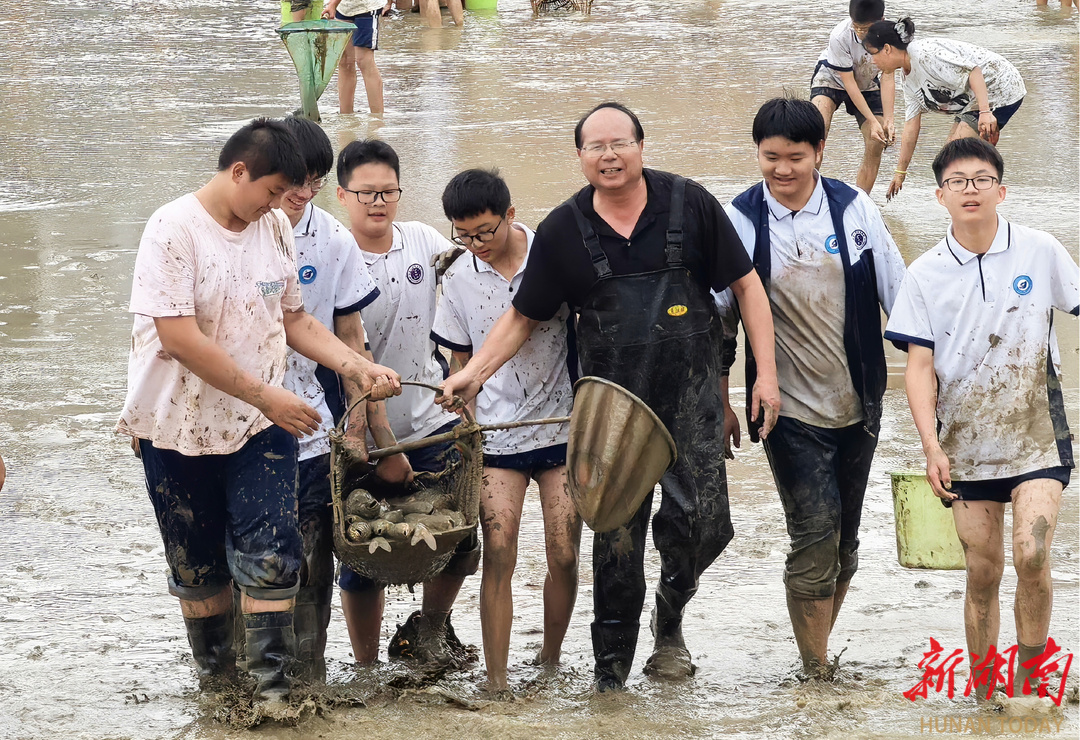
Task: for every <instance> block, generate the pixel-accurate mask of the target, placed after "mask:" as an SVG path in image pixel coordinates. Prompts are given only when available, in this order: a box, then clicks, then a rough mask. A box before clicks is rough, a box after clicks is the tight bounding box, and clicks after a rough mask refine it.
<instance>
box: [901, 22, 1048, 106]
mask: <svg viewBox="0 0 1080 740" xmlns="http://www.w3.org/2000/svg"><path fill="white" fill-rule="evenodd" d="M907 52H908V57H909V58H910V59H911V72H909V73H908V74H904V71H903V70H902V69H901V70H900V79H901V81H902V83H903V88H904V106H905V109H906V118H907V120H911V119H912V118H914V117H915V116H917V115H920V114H921V113H923V112H926V111H941V112H943V113H952V114H954V115H955V114H958V113H962V112H964V111H968V110H975V109H976V108H978V101H977V100H975V93H973V92H972V91H971V83H970V81H969V78H970V76H971V70H973V69H975V67H978V68H979V70H980V71H981V72H982V75H983V80H984V81H985V82H986V94H987V98H988V100H987V103H988V104H989V106H990V108H991V110H994V109H996V108H1001V107H1002V106H1005V105H1011V104H1013V103H1015V102H1016V101H1018V100H1020V99H1021V98H1023V97H1024V96H1025V95H1027V88H1026V87H1025V86H1024V79H1023V78H1022V77H1021V76H1020V72H1019V71H1018V70H1017V69H1016V67H1014V66H1013V65H1012V64H1010V63H1009V61H1008V60H1007V59H1005V57H1003V56H1001V55H1000V54H995V53H994V52H992V51H988V50H987V49H984V48H982V47H981V46H975V45H974V44H968V43H966V42H963V41H954V40H952V39H938V38H931V39H916V40H914V41H912V42H911V43H910V44H908V48H907Z"/></svg>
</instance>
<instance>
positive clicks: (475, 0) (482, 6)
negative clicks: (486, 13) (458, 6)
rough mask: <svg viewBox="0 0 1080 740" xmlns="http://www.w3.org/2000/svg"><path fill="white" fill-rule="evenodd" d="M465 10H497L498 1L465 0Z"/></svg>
mask: <svg viewBox="0 0 1080 740" xmlns="http://www.w3.org/2000/svg"><path fill="white" fill-rule="evenodd" d="M465 9H466V10H498V9H499V0H465Z"/></svg>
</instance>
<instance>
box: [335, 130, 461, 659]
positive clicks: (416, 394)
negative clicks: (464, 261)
mask: <svg viewBox="0 0 1080 740" xmlns="http://www.w3.org/2000/svg"><path fill="white" fill-rule="evenodd" d="M337 178H338V189H337V197H338V201H339V202H340V203H341V204H342V206H344V207H345V210H346V211H347V212H348V214H349V230H350V231H351V233H352V236H353V238H354V239H355V240H356V243H357V244H358V245H359V249H360V255H361V256H362V257H363V260H364V263H365V265H366V266H367V269H368V272H369V273H370V274H371V277H372V279H374V281H375V284H376V285H377V286H378V287H379V296H378V298H376V299H375V300H374V301H372V302H371V304H369V305H368V306H366V307H365V308H364V310H363V316H364V327H365V329H366V332H367V339H368V343H369V344H370V346H371V354H372V356H374V357H380V358H382V359H381V362H384V363H386V364H387V365H389V366H391V367H395V368H399V370H398V372H400V373H401V377H402V379H404V380H414V381H420V382H423V383H427V384H428V385H438V384H439V383H441V382H442V380H443V379H444V378H445V377H446V375H447V374H449V371H450V368H449V365H447V364H446V361H445V360H444V359H443V357H442V355H441V354H439V351H438V350H437V349H436V347H435V344H434V342H432V341H431V336H430V335H431V326H432V322H433V321H434V320H435V295H436V294H435V287H436V286H435V271H434V269H433V268H432V267H431V264H432V260H433V258H434V257H436V256H438V255H439V254H441V253H442V252H445V251H447V250H450V249H453V245H452V244H451V243H450V242H449V241H448V240H447V239H446V237H444V236H442V235H441V234H439V232H437V231H436V230H435V229H433V228H431V227H430V226H427V225H425V224H422V223H419V222H416V221H406V222H402V223H398V222H396V221H395V220H394V219H395V217H396V216H397V208H398V202H399V201H400V200H401V193H402V189H401V185H400V163H399V162H398V156H397V153H396V152H395V151H394V149H393V148H392V147H391V146H390V145H389V144H387V143H386V142H384V141H379V140H377V139H368V140H365V141H354V142H352V143H351V144H349V145H348V146H346V147H345V148H344V149H342V150H341V152H340V153H339V154H338V164H337ZM434 400H435V394H434V392H432V391H430V390H427V389H425V388H418V387H416V386H405V387H404V388H403V389H402V393H401V396H400V397H398V398H395V399H394V400H393V403H389V404H387V405H386V413H387V417H388V420H389V424H390V430H391V431H392V433H393V437H394V438H395V439H396V441H398V442H409V441H412V440H417V439H421V438H423V437H428V436H431V435H434V434H439V433H441V432H445V431H448V430H450V429H452V428H453V427H454V426H455V425H456V424H457V423H458V417H457V415H456V414H451V413H448V412H446V411H444V410H443V409H442V408H440V407H439V406H436V405H435V403H434ZM388 441H389V440H388ZM379 443H380V446H382V441H381V440H380V441H379ZM456 454H457V452H456V450H454V449H453V443H452V442H443V443H441V444H437V445H431V446H428V447H423V448H420V449H418V450H413V451H412V452H409V453H407V455H406V457H407V458H408V460H407V463H406V464H407V465H409V466H411V470H412V471H417V472H441V471H442V470H443V469H444V468H445V466H446V463H447V459H448V456H450V455H456ZM405 473H406V474H405V475H404V476H402V475H395V476H394V477H393V478H392V479H393V480H408V479H410V478H411V475H410V474H409V473H411V471H405ZM380 477H381V476H380ZM479 563H480V542H479V538H478V537H476V535H475V534H473V535H472V536H470V537H466V538H465V539H464V540H462V542H461V543H460V544H459V545H458V549H457V552H456V553H455V554H454V555H453V557H452V558H451V560H450V562H449V563H448V564H447V566H446V567H445V568H444V569H443V570H442V571H441V572H440V573H439V574H438V575H437V576H435V577H434V578H432V579H431V580H430V581H427V582H425V583H424V598H423V603H422V606H421V610H420V612H418V613H416V614H414V615H412V616H411V617H409V619H408V621H407V623H406V625H405V626H404V628H403V630H402V631H399V633H398V634H397V635H395V637H394V638H393V639H392V640H391V643H390V649H391V655H392V656H394V655H395V653H396V651H399V650H401V649H402V648H403V647H404V648H405V649H407V651H408V654H409V655H410V656H411V657H415V658H417V659H419V660H421V661H425V662H432V663H440V664H444V663H448V662H450V661H451V660H452V659H453V655H452V651H451V647H452V646H453V645H454V643H455V642H456V640H457V638H456V637H455V636H453V631H452V629H451V628H450V610H451V608H452V607H453V605H454V600H455V599H456V598H457V594H458V591H459V590H460V589H461V584H462V582H463V581H464V580H465V577H466V576H469V575H472V574H473V573H475V572H476V569H477V567H479ZM338 585H339V586H340V587H341V608H342V611H343V612H344V614H345V623H346V625H347V626H348V628H349V637H350V639H351V640H352V646H353V654H354V656H355V657H356V661H357V662H358V663H361V664H366V663H372V662H374V661H375V660H376V659H377V658H378V654H379V631H380V628H381V625H382V614H383V604H384V589H383V588H382V586H381V585H379V584H377V583H375V582H373V581H371V580H369V579H366V578H363V577H361V576H359V575H358V574H356V573H354V572H353V571H352V570H350V569H349V568H346V567H345V566H342V568H341V575H340V577H339V579H338ZM414 630H416V631H417V632H416V634H413V631H414ZM406 643H407V644H406ZM401 654H402V655H404V654H405V653H401Z"/></svg>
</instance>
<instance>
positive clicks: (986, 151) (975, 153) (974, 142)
mask: <svg viewBox="0 0 1080 740" xmlns="http://www.w3.org/2000/svg"><path fill="white" fill-rule="evenodd" d="M961 159H977V160H979V161H980V162H986V163H987V164H989V165H992V166H993V167H994V169H995V170H996V171H997V176H998V181H1000V180H1001V178H1003V177H1004V176H1005V161H1004V160H1003V159H1002V158H1001V152H999V151H998V150H997V147H995V146H994V145H993V144H991V143H990V142H987V141H983V140H982V139H980V138H979V137H978V136H967V137H964V138H963V139H956V140H954V141H950V142H949V143H948V144H946V145H945V146H943V147H941V151H940V152H938V153H937V156H936V157H934V164H933V168H934V179H936V180H937V184H938V187H941V184H942V182H943V180H944V177H945V170H946V169H948V167H949V165H951V164H952V163H953V162H957V161H959V160H961Z"/></svg>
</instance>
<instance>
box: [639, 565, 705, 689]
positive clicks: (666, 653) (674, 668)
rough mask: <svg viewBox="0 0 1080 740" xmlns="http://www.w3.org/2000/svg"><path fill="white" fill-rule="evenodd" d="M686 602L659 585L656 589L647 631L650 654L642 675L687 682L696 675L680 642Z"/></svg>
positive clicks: (684, 644)
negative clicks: (650, 641)
mask: <svg viewBox="0 0 1080 740" xmlns="http://www.w3.org/2000/svg"><path fill="white" fill-rule="evenodd" d="M686 601H687V599H686V598H685V597H683V595H682V594H680V593H678V592H677V591H674V590H673V589H671V588H670V587H669V586H667V585H665V584H664V583H663V582H661V583H658V584H657V586H656V606H655V607H654V608H653V612H652V620H651V621H650V622H649V627H650V628H651V630H652V633H653V654H652V655H650V656H649V659H648V660H647V661H646V662H645V668H644V671H645V675H647V676H653V677H655V678H664V679H679V678H689V677H690V676H693V675H694V673H696V672H697V666H695V665H694V664H693V663H692V662H691V661H690V651H689V650H687V649H686V642H685V641H684V640H683V633H682V618H683V606H684V605H685V603H686Z"/></svg>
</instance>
